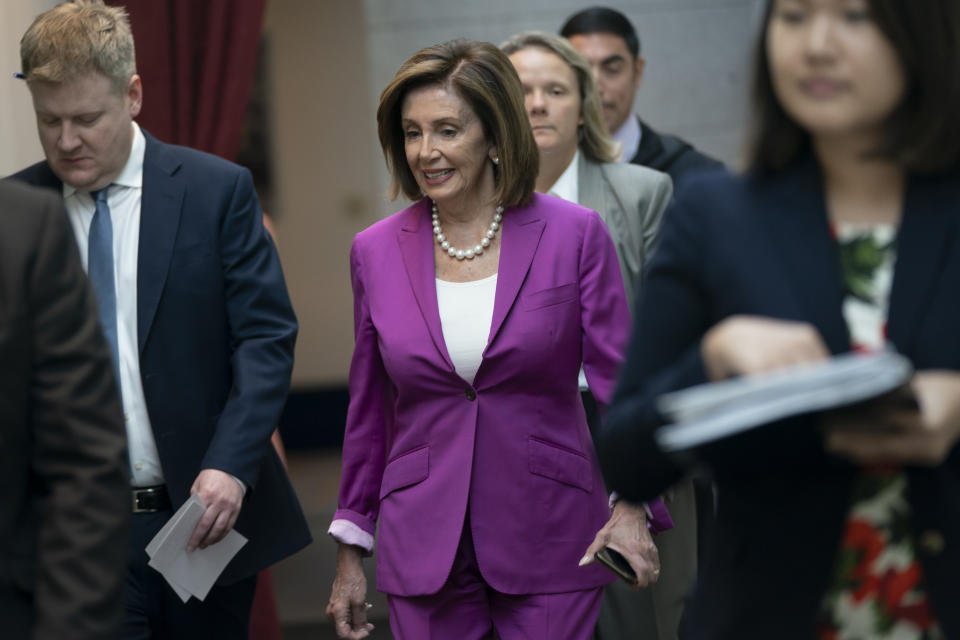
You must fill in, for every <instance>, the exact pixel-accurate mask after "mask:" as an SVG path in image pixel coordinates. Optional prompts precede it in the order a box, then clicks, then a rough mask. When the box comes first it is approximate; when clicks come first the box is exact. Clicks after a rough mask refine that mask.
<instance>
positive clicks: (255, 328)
mask: <svg viewBox="0 0 960 640" xmlns="http://www.w3.org/2000/svg"><path fill="white" fill-rule="evenodd" d="M219 247H220V260H221V269H222V271H223V278H224V286H225V295H226V305H227V316H228V319H229V323H230V336H231V341H232V342H233V345H234V347H233V358H232V362H231V364H232V368H233V386H232V388H231V390H230V396H229V398H228V400H227V403H226V405H225V406H224V409H223V412H222V413H221V414H220V418H219V420H218V422H217V428H216V432H215V433H214V436H213V440H212V441H211V443H210V446H209V448H208V449H207V452H206V455H205V456H204V459H203V463H202V468H204V469H220V470H221V471H226V472H228V473H230V474H232V475H234V476H236V477H237V478H239V479H240V480H242V481H243V482H244V483H246V484H247V486H249V487H255V486H256V483H257V476H258V472H259V468H260V463H261V460H262V459H263V456H264V455H265V454H266V453H267V447H268V446H270V444H269V441H270V435H271V434H272V433H273V430H274V428H275V427H276V424H277V421H278V419H279V418H280V412H281V411H282V410H283V405H284V402H285V401H286V397H287V393H288V391H289V389H290V375H291V373H292V370H293V349H294V344H295V342H296V336H297V320H296V317H295V316H294V313H293V308H292V306H291V304H290V298H289V296H288V295H287V287H286V283H285V282H284V278H283V270H282V269H281V266H280V259H279V257H278V255H277V251H276V249H275V248H274V245H273V242H272V241H271V240H270V237H269V235H268V234H267V232H266V231H265V230H264V227H263V220H262V216H261V212H260V205H259V202H258V201H257V196H256V194H255V193H254V190H253V181H252V180H251V178H250V172H249V171H247V170H246V169H244V170H242V171H238V172H237V176H236V182H235V184H234V185H233V193H232V196H231V198H230V202H229V205H228V207H227V208H226V211H225V212H224V214H223V215H222V217H221V221H220V240H219Z"/></svg>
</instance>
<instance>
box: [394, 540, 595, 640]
mask: <svg viewBox="0 0 960 640" xmlns="http://www.w3.org/2000/svg"><path fill="white" fill-rule="evenodd" d="M518 570H522V569H518ZM602 593H603V588H602V587H597V588H593V589H586V590H584V591H572V592H569V593H534V594H522V595H515V594H508V593H501V592H499V591H496V590H495V589H493V588H492V587H490V586H489V585H488V584H487V583H486V581H485V580H484V579H483V576H482V575H481V573H480V568H479V567H478V566H477V557H476V554H475V552H474V549H473V538H472V536H471V535H470V524H469V522H467V523H466V524H465V525H464V532H463V534H462V537H461V539H460V547H459V548H458V549H457V555H456V557H455V558H454V560H453V567H452V569H451V570H450V576H449V577H448V578H447V581H446V583H445V584H444V585H443V587H441V589H440V591H438V592H437V593H434V594H431V595H428V596H414V597H406V596H394V595H388V598H387V599H388V602H389V608H390V629H391V631H393V635H394V638H395V640H484V639H498V640H591V639H592V638H593V629H594V626H595V625H596V622H597V616H598V615H599V614H600V597H601V595H602Z"/></svg>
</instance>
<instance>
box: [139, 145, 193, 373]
mask: <svg viewBox="0 0 960 640" xmlns="http://www.w3.org/2000/svg"><path fill="white" fill-rule="evenodd" d="M144 136H145V137H146V141H147V144H146V151H145V153H144V158H143V197H142V200H141V203H140V248H139V257H138V264H137V337H138V342H139V346H140V353H141V354H142V353H143V347H144V345H145V344H146V342H147V336H148V335H149V333H150V328H151V327H152V326H153V318H154V316H155V315H156V313H157V305H158V304H159V303H160V295H161V294H162V293H163V287H164V284H165V283H166V280H167V271H168V269H169V267H170V258H171V257H172V256H173V245H174V242H175V240H176V237H177V229H178V228H179V226H180V214H181V211H182V206H183V191H184V187H183V184H182V181H180V180H178V179H177V178H176V176H175V174H176V172H177V170H178V169H179V168H180V162H179V161H178V160H177V159H176V158H175V157H173V155H172V154H170V153H169V151H168V150H167V149H166V147H164V146H163V145H162V144H161V143H159V142H157V141H156V140H155V139H154V138H153V137H152V136H150V135H149V134H147V133H146V132H144Z"/></svg>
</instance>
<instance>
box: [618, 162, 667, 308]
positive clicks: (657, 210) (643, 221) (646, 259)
mask: <svg viewBox="0 0 960 640" xmlns="http://www.w3.org/2000/svg"><path fill="white" fill-rule="evenodd" d="M672 196H673V181H672V180H670V176H668V175H667V174H665V173H664V174H659V175H657V180H655V181H654V183H653V188H652V189H651V190H650V195H649V197H646V194H645V197H644V198H643V199H642V200H641V202H640V203H639V205H638V206H639V210H640V211H641V216H640V229H639V231H640V238H641V241H642V243H643V263H642V264H641V265H640V269H641V271H645V270H646V268H647V265H649V264H650V258H651V257H652V256H653V251H654V249H655V248H656V246H657V239H658V238H659V234H658V231H659V230H660V224H661V223H662V222H663V212H664V211H665V210H666V208H667V206H669V204H670V198H671V197H672ZM629 302H630V304H633V303H634V302H635V301H634V300H630V301H629Z"/></svg>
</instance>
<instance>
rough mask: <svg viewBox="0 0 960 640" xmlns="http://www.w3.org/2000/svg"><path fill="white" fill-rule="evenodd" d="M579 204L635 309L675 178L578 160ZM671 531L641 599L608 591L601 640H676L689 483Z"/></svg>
mask: <svg viewBox="0 0 960 640" xmlns="http://www.w3.org/2000/svg"><path fill="white" fill-rule="evenodd" d="M577 183H578V184H577V188H578V191H579V197H578V199H579V200H580V202H579V204H581V205H583V206H585V207H587V208H589V209H593V210H594V211H596V212H598V213H599V214H600V217H601V218H603V221H604V222H605V223H606V225H607V228H608V229H609V230H610V235H611V237H612V238H613V244H614V246H615V247H616V249H617V257H618V259H619V261H620V271H621V272H622V273H623V282H624V285H625V286H626V289H627V296H628V299H629V300H630V303H631V309H632V307H633V300H634V297H635V296H636V294H637V293H638V292H639V289H640V282H641V278H642V276H643V270H644V268H645V267H646V265H647V264H648V262H649V260H650V256H651V254H652V252H653V249H654V247H655V245H656V241H657V235H658V234H657V231H658V230H659V227H660V221H661V220H662V218H663V211H664V209H665V208H666V206H667V204H668V203H669V202H670V199H671V197H672V195H673V183H672V181H671V179H670V177H669V176H668V175H667V174H665V173H661V172H659V171H655V170H653V169H649V168H647V167H642V166H639V165H635V164H619V163H598V162H593V161H591V160H588V159H587V158H585V157H584V155H583V154H582V153H581V154H580V160H579V165H578V166H577ZM663 498H664V504H665V505H666V506H667V509H668V510H669V511H670V516H671V517H672V518H673V522H674V525H675V526H674V528H673V529H671V530H669V531H665V532H663V533H661V534H659V535H658V536H656V538H654V542H655V543H656V544H657V549H658V550H659V552H660V561H661V566H662V567H663V573H662V574H661V575H660V579H659V581H658V582H657V583H656V584H655V585H653V586H651V587H649V588H647V589H644V590H643V591H641V592H640V593H636V592H634V591H632V590H630V589H629V588H628V587H627V586H626V585H625V584H624V583H622V582H620V581H617V582H615V583H613V584H611V585H609V586H608V587H607V589H606V592H605V593H604V603H603V608H602V610H601V613H600V619H599V621H598V624H597V633H596V637H597V638H599V640H614V639H616V638H649V639H650V640H676V638H677V637H678V636H677V630H678V627H679V626H680V618H681V616H682V615H683V606H684V600H685V598H686V596H687V594H688V592H689V591H690V588H691V586H692V584H693V581H694V579H695V577H696V572H697V517H696V509H695V502H694V491H693V484H692V482H691V481H690V479H689V478H685V479H683V480H682V481H680V482H679V483H678V484H677V485H675V486H673V487H671V488H670V489H669V490H667V491H666V492H664V496H663Z"/></svg>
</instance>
